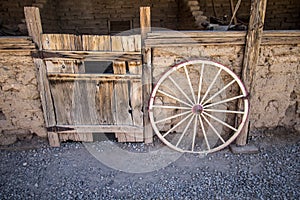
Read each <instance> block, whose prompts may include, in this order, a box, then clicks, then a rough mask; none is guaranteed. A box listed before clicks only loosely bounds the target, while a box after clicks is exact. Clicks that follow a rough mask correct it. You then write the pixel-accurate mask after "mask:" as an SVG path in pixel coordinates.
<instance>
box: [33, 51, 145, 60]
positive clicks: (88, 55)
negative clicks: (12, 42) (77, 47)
mask: <svg viewBox="0 0 300 200" xmlns="http://www.w3.org/2000/svg"><path fill="white" fill-rule="evenodd" d="M35 57H37V58H39V57H42V58H43V59H44V60H51V59H55V58H66V59H84V60H86V61H128V60H130V61H141V59H142V56H141V53H140V52H101V51H43V52H39V53H37V55H35Z"/></svg>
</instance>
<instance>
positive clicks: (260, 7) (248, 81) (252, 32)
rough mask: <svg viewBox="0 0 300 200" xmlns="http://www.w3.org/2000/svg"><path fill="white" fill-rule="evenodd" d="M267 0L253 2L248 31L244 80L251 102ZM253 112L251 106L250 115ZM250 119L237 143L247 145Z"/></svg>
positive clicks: (243, 71)
mask: <svg viewBox="0 0 300 200" xmlns="http://www.w3.org/2000/svg"><path fill="white" fill-rule="evenodd" d="M266 6H267V0H254V1H252V4H251V15H250V21H249V27H248V33H247V40H246V41H247V42H246V47H245V53H244V59H243V67H242V77H241V78H242V80H243V82H244V84H245V86H246V89H247V90H248V91H249V93H250V97H249V98H250V102H251V88H252V82H253V76H254V72H255V71H256V66H257V63H258V58H259V52H260V51H259V50H260V44H261V39H262V36H263V25H264V20H265V13H266ZM238 106H239V108H241V107H242V106H241V102H239V105H238ZM250 114H251V108H250V111H249V115H250ZM248 126H249V120H247V121H246V124H245V127H244V129H243V131H242V132H241V133H240V135H239V136H238V137H237V139H236V144H237V145H245V144H246V143H247V136H248V131H249V127H248Z"/></svg>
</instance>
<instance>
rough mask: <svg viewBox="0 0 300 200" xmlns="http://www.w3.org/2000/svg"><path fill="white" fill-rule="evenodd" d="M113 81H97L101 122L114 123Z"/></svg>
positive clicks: (98, 109)
mask: <svg viewBox="0 0 300 200" xmlns="http://www.w3.org/2000/svg"><path fill="white" fill-rule="evenodd" d="M113 94H114V91H113V81H99V82H98V83H97V93H96V110H97V112H98V115H99V124H114V119H115V116H114V115H115V114H116V113H113V106H114V105H113V104H112V98H113Z"/></svg>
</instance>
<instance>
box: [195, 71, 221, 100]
mask: <svg viewBox="0 0 300 200" xmlns="http://www.w3.org/2000/svg"><path fill="white" fill-rule="evenodd" d="M221 71H222V69H221V68H220V69H219V71H218V73H217V74H216V76H215V77H214V79H213V81H212V82H211V84H210V85H209V87H208V88H207V90H206V92H205V94H204V96H203V98H202V100H201V102H200V104H202V103H203V101H204V100H205V98H206V96H207V95H208V93H209V92H210V90H211V88H212V86H213V85H214V84H215V82H216V80H217V78H218V76H219V75H220V73H221Z"/></svg>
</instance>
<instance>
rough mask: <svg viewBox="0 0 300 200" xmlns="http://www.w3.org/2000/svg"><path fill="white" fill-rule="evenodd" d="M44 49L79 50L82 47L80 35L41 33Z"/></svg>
mask: <svg viewBox="0 0 300 200" xmlns="http://www.w3.org/2000/svg"><path fill="white" fill-rule="evenodd" d="M42 45H43V49H44V50H60V51H61V50H65V51H80V50H82V49H83V45H82V40H81V36H77V35H73V34H43V35H42Z"/></svg>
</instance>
